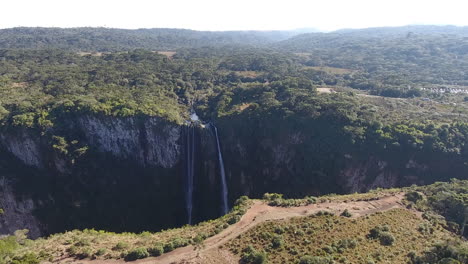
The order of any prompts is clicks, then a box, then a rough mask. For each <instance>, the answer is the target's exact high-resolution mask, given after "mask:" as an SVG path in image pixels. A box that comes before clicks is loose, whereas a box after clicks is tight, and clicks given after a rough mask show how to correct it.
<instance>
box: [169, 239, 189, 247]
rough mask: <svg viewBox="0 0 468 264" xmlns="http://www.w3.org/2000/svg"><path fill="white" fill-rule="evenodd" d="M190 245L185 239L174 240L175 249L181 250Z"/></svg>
mask: <svg viewBox="0 0 468 264" xmlns="http://www.w3.org/2000/svg"><path fill="white" fill-rule="evenodd" d="M188 244H189V242H188V240H187V239H185V238H180V237H178V238H175V239H174V240H172V245H173V246H174V248H180V247H185V246H187V245H188Z"/></svg>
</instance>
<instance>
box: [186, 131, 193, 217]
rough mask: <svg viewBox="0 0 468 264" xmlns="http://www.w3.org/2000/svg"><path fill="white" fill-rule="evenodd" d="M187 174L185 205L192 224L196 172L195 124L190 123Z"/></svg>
mask: <svg viewBox="0 0 468 264" xmlns="http://www.w3.org/2000/svg"><path fill="white" fill-rule="evenodd" d="M186 145H187V150H186V159H187V161H186V162H187V164H186V166H187V174H186V181H187V182H186V184H187V185H186V190H185V206H186V209H187V218H188V220H187V223H188V224H189V225H191V224H192V208H193V176H194V174H195V126H193V125H190V126H188V128H187V144H186Z"/></svg>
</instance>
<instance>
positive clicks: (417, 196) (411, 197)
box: [405, 192, 424, 203]
mask: <svg viewBox="0 0 468 264" xmlns="http://www.w3.org/2000/svg"><path fill="white" fill-rule="evenodd" d="M405 197H406V200H408V201H410V202H413V203H416V202H417V201H419V200H422V199H423V198H424V196H423V195H422V194H421V193H419V192H409V193H406V194H405Z"/></svg>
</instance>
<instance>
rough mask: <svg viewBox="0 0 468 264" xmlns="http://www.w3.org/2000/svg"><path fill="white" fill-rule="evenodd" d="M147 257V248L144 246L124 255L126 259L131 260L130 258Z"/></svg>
mask: <svg viewBox="0 0 468 264" xmlns="http://www.w3.org/2000/svg"><path fill="white" fill-rule="evenodd" d="M147 257H149V253H148V250H146V248H141V247H140V248H136V249H134V250H132V251H130V252H128V254H127V255H126V256H125V260H126V261H132V260H137V259H142V258H147Z"/></svg>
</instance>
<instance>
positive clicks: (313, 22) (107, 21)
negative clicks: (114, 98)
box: [0, 0, 468, 30]
mask: <svg viewBox="0 0 468 264" xmlns="http://www.w3.org/2000/svg"><path fill="white" fill-rule="evenodd" d="M408 24H452V25H468V0H283V1H277V0H229V1H225V0H191V1H190V0H0V28H9V27H16V26H43V27H51V26H53V27H78V26H93V27H95V26H104V27H117V28H155V27H170V28H189V29H197V30H247V29H255V30H271V29H295V28H306V27H313V28H318V29H321V30H334V29H339V28H363V27H376V26H401V25H408Z"/></svg>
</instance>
